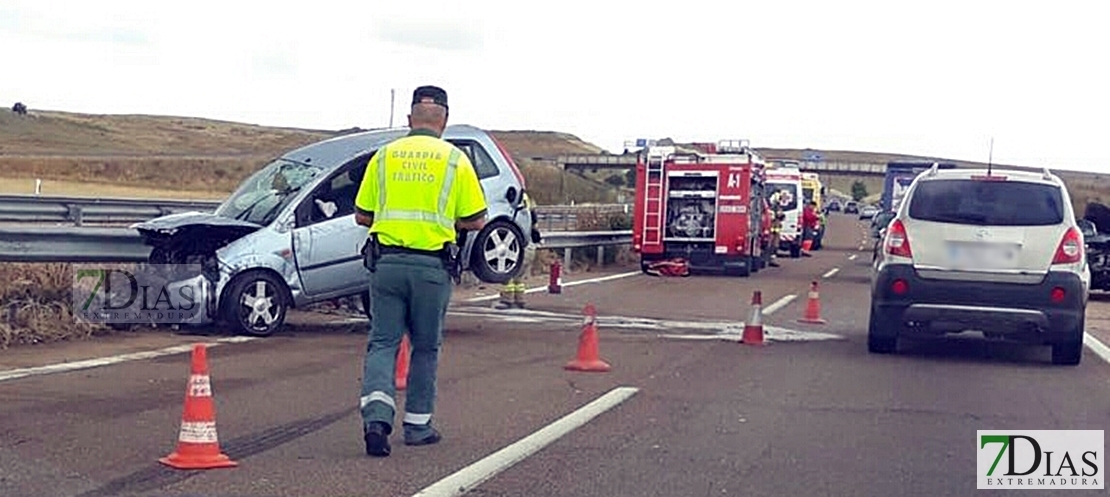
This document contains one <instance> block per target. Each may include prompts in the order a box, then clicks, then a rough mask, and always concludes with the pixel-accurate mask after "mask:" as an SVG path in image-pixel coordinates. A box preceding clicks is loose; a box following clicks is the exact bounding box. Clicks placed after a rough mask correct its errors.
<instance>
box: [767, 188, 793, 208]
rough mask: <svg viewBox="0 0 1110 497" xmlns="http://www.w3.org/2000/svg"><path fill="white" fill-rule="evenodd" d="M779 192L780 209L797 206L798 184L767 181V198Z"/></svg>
mask: <svg viewBox="0 0 1110 497" xmlns="http://www.w3.org/2000/svg"><path fill="white" fill-rule="evenodd" d="M775 192H781V194H780V195H779V205H780V206H781V208H782V210H786V211H790V210H794V209H797V208H798V185H797V184H794V183H767V198H770V197H771V195H774V194H775Z"/></svg>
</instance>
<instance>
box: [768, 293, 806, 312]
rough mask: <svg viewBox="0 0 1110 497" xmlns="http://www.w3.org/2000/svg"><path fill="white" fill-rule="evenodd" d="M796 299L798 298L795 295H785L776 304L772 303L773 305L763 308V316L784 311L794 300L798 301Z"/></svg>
mask: <svg viewBox="0 0 1110 497" xmlns="http://www.w3.org/2000/svg"><path fill="white" fill-rule="evenodd" d="M796 298H798V296H797V295H794V294H790V295H784V296H783V297H782V298H781V299H778V300H776V301H775V302H774V303H772V304H771V305H769V306H767V307H764V308H763V315H764V316H768V315H771V314H774V313H775V311H778V310H779V309H782V308H783V307H786V305H787V304H789V303H791V302H793V301H794V299H796Z"/></svg>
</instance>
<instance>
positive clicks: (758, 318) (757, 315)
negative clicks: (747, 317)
mask: <svg viewBox="0 0 1110 497" xmlns="http://www.w3.org/2000/svg"><path fill="white" fill-rule="evenodd" d="M762 314H763V309H762V308H761V306H759V305H758V304H757V305H755V306H754V307H753V308H752V319H751V323H748V324H751V325H752V326H759V325H762V324H763V316H762Z"/></svg>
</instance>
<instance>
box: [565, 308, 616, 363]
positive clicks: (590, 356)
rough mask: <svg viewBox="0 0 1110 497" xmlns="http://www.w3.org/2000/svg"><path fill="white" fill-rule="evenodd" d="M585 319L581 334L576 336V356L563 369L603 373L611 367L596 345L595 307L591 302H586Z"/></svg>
mask: <svg viewBox="0 0 1110 497" xmlns="http://www.w3.org/2000/svg"><path fill="white" fill-rule="evenodd" d="M583 312H584V314H586V319H585V321H584V324H583V326H582V334H581V335H580V336H579V337H578V357H577V358H576V359H574V360H573V361H570V362H568V363H567V365H566V366H565V368H564V369H568V370H570V371H588V372H595V373H605V372H608V371H609V370H610V369H612V368H611V367H610V366H609V364H608V363H606V362H605V361H603V360H601V357H599V354H598V347H597V342H598V340H597V309H595V308H594V305H593V304H586V309H585V310H584V311H583Z"/></svg>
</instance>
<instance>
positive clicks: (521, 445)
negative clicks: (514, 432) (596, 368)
mask: <svg viewBox="0 0 1110 497" xmlns="http://www.w3.org/2000/svg"><path fill="white" fill-rule="evenodd" d="M639 390H640V389H638V388H635V387H617V388H614V389H612V390H610V391H609V392H608V393H606V394H605V395H602V396H601V397H598V398H597V399H595V400H594V401H593V402H590V403H589V404H586V405H585V406H583V407H582V408H580V409H578V410H577V411H574V412H572V413H570V414H567V415H566V416H563V417H562V418H560V419H559V420H557V421H555V422H554V423H551V424H549V425H547V426H545V427H544V428H543V429H541V430H540V431H537V432H535V433H533V434H531V435H528V436H527V437H524V438H522V439H520V440H517V441H516V442H514V443H513V444H512V445H509V446H507V447H505V448H503V449H501V450H499V451H497V452H494V453H493V454H490V455H488V456H486V457H485V458H483V459H482V460H480V461H478V462H476V463H474V464H471V465H470V466H467V467H465V468H463V469H460V470H459V471H457V472H455V473H454V474H452V475H450V476H448V477H447V478H444V479H442V480H440V481H437V482H435V483H433V484H431V485H429V486H428V487H426V488H424V489H423V490H421V491H419V492H417V493H416V494H413V497H433V496H435V497H455V496H459V495H463V494H465V493H467V492H469V491H471V490H474V488H475V487H477V486H478V485H481V484H482V483H484V482H485V481H486V480H489V479H490V478H492V477H494V476H495V475H497V474H498V473H500V472H502V471H504V470H506V469H508V468H509V467H511V466H512V465H514V464H516V463H518V462H520V461H523V460H524V459H525V458H527V457H528V456H531V455H532V454H534V453H536V452H537V451H539V450H540V449H542V448H544V447H546V446H548V445H550V444H551V443H552V442H554V441H556V440H558V439H560V438H562V437H563V436H564V435H566V434H567V433H570V432H571V431H574V430H575V429H577V428H579V427H581V426H583V425H585V424H586V423H588V422H589V421H590V420H592V419H594V418H596V417H597V416H599V415H600V414H602V413H604V412H605V411H608V410H609V409H612V408H613V407H616V406H617V405H618V404H620V403H621V402H624V401H625V400H628V398H629V397H632V395H634V394H635V393H636V392H638V391H639Z"/></svg>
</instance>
